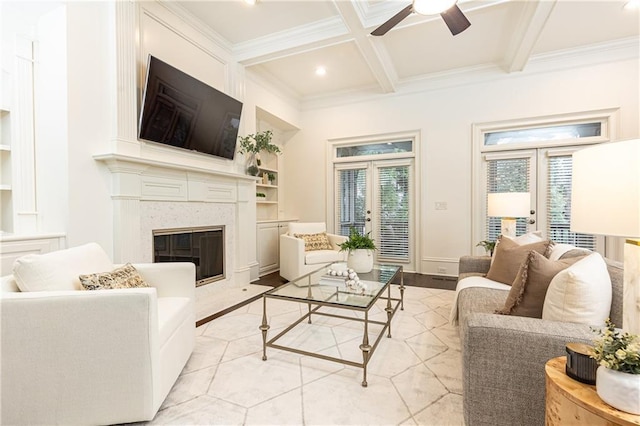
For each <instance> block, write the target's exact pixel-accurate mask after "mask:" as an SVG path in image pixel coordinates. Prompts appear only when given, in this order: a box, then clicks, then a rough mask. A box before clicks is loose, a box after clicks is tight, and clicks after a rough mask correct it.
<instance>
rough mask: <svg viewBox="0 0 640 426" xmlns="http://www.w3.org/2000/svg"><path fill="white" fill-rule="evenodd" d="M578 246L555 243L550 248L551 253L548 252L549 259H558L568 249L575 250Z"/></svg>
mask: <svg viewBox="0 0 640 426" xmlns="http://www.w3.org/2000/svg"><path fill="white" fill-rule="evenodd" d="M577 248H578V247H576V246H574V245H571V244H564V243H555V244H554V245H553V247H552V248H551V254H549V260H558V259H560V258H561V257H562V255H563V254H565V253H566V252H568V251H571V250H575V249H577Z"/></svg>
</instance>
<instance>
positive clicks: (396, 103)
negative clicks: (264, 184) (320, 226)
mask: <svg viewBox="0 0 640 426" xmlns="http://www.w3.org/2000/svg"><path fill="white" fill-rule="evenodd" d="M638 76H639V70H638V61H637V59H636V60H628V61H621V62H616V63H608V64H599V65H594V66H589V67H577V68H570V69H564V70H560V71H555V72H546V73H539V74H527V73H526V72H524V73H520V74H512V75H504V76H503V77H500V78H496V79H495V80H493V81H490V82H485V83H478V84H473V85H465V86H459V87H453V88H447V89H442V90H432V91H426V92H421V93H416V94H413V95H404V96H388V97H386V98H382V99H377V100H374V101H371V102H360V103H354V104H350V105H343V106H337V107H332V108H319V109H316V110H310V111H307V112H304V113H303V114H302V121H301V122H302V126H301V127H302V131H301V132H300V134H299V135H297V136H296V139H297V140H296V143H291V144H289V146H287V149H286V153H285V155H286V158H287V162H286V173H287V177H288V179H287V181H286V182H285V183H284V189H285V191H286V192H287V194H288V195H287V204H286V205H285V209H286V210H287V211H288V212H290V213H291V214H292V215H294V216H297V217H299V218H300V220H301V221H312V220H324V218H325V212H326V201H325V200H326V195H325V194H326V191H327V188H326V184H325V182H326V167H324V164H323V160H320V161H319V160H318V159H324V158H325V156H326V144H327V140H328V139H332V138H339V137H357V136H362V135H376V134H383V133H390V132H401V131H410V130H418V131H420V134H421V147H420V148H421V158H420V159H419V162H418V165H417V167H418V168H419V170H420V172H421V176H422V178H421V179H422V181H421V193H420V200H419V204H420V216H419V217H418V220H419V221H420V224H421V235H420V237H419V241H420V247H419V250H418V251H419V253H420V258H421V259H420V261H419V262H418V264H419V265H420V266H419V272H422V273H436V271H437V267H438V266H442V267H445V268H447V274H456V273H457V265H456V264H455V263H451V262H452V261H455V260H456V259H458V258H459V257H460V256H461V255H465V254H469V253H470V252H471V250H472V247H473V246H474V245H475V243H476V241H472V236H471V196H472V194H471V179H472V175H471V169H472V167H471V158H472V139H471V138H472V132H471V126H472V124H474V123H479V122H488V121H498V120H508V119H517V118H526V117H535V116H545V115H551V114H561V113H569V112H579V111H586V110H596V109H602V108H612V107H619V108H620V120H619V125H620V128H619V129H618V132H617V134H618V139H627V138H633V137H638V136H640V130H639V125H640V123H639V116H640V114H639V105H638V93H640V89H639V84H638ZM324 161H326V160H324ZM311 165H312V169H313V172H312V173H310V172H309V169H310V166H311ZM436 201H444V202H446V203H447V206H448V210H446V211H437V210H435V208H434V203H435V202H436ZM439 261H441V262H442V263H440V262H439Z"/></svg>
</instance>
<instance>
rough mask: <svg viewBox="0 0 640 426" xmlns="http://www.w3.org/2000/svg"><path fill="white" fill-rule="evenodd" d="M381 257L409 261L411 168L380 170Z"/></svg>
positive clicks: (378, 204)
mask: <svg viewBox="0 0 640 426" xmlns="http://www.w3.org/2000/svg"><path fill="white" fill-rule="evenodd" d="M377 192H378V200H377V206H378V209H377V212H376V215H375V217H376V219H375V223H374V226H375V227H376V228H377V232H376V234H377V236H378V241H376V242H375V243H376V246H377V247H378V258H379V259H385V260H387V259H388V260H397V261H406V262H408V261H409V259H410V258H409V201H410V200H409V196H410V188H409V166H394V167H381V168H379V169H378V191H377Z"/></svg>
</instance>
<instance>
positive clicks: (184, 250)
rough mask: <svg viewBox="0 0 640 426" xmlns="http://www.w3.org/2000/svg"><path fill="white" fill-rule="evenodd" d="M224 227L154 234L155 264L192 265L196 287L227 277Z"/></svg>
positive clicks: (167, 231) (160, 231)
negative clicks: (181, 263) (180, 263)
mask: <svg viewBox="0 0 640 426" xmlns="http://www.w3.org/2000/svg"><path fill="white" fill-rule="evenodd" d="M224 228H225V227H224V226H209V227H197V228H179V229H159V230H154V231H153V261H154V262H192V263H194V264H195V265H196V287H198V286H201V285H204V284H209V283H212V282H214V281H218V280H222V279H224V278H225V271H224V264H225V261H224V258H225V253H224V252H225V250H224V246H225V244H224V241H225V240H224Z"/></svg>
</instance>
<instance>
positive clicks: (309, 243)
mask: <svg viewBox="0 0 640 426" xmlns="http://www.w3.org/2000/svg"><path fill="white" fill-rule="evenodd" d="M293 236H294V237H296V238H300V239H302V240H304V251H314V250H332V249H333V247H331V243H330V242H329V238H328V237H327V233H326V232H318V233H317V234H293Z"/></svg>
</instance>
